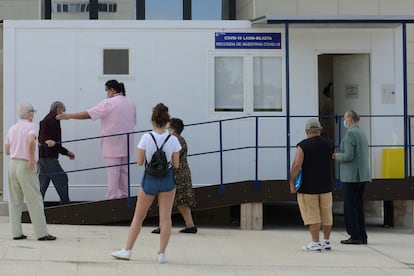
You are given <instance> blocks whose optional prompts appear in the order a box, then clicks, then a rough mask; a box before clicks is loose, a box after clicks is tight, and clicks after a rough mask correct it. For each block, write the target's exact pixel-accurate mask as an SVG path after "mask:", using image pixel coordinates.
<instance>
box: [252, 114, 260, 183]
mask: <svg viewBox="0 0 414 276" xmlns="http://www.w3.org/2000/svg"><path fill="white" fill-rule="evenodd" d="M255 118H256V147H255V151H256V162H255V179H254V183H253V189H256V190H259V189H260V182H259V117H258V116H256V117H255Z"/></svg>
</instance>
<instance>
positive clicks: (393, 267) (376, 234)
mask: <svg viewBox="0 0 414 276" xmlns="http://www.w3.org/2000/svg"><path fill="white" fill-rule="evenodd" d="M23 227H24V233H25V234H26V235H27V236H28V239H27V240H18V241H14V240H12V239H11V236H10V229H9V228H10V225H9V222H8V217H6V216H0V275H2V276H12V275H13V276H15V275H19V276H20V275H39V276H40V275H41V276H47V275H51V276H52V275H53V276H56V275H88V276H89V275H96V276H98V275H105V276H106V275H119V276H121V275H169V276H171V275H336V276H338V275H376V276H380V275H414V254H413V252H414V235H413V233H412V231H411V229H385V228H381V227H369V228H368V234H369V240H368V242H369V244H368V245H366V246H365V245H341V244H340V240H341V239H344V238H347V236H346V235H345V232H344V229H343V228H338V229H337V228H335V229H334V231H333V233H332V236H331V243H332V246H333V249H332V251H331V252H321V253H307V252H302V251H301V246H302V245H304V244H306V243H307V242H309V233H308V231H307V230H306V228H305V227H297V226H294V227H286V226H284V227H280V228H277V227H276V228H274V229H271V230H263V231H243V230H238V229H229V228H207V227H205V228H204V227H199V232H198V233H197V234H195V235H192V234H181V233H178V231H179V229H180V227H174V228H173V233H172V236H171V240H170V244H169V247H168V250H167V262H168V263H166V264H158V263H157V262H156V254H157V250H158V243H159V236H158V235H154V234H151V233H150V232H151V230H152V229H153V227H144V228H143V230H142V232H141V235H140V236H139V238H138V240H137V243H136V245H135V248H134V249H133V254H132V257H131V260H130V261H120V260H115V259H113V258H112V257H111V256H110V252H112V251H114V250H117V249H119V248H121V247H122V246H123V245H124V243H125V240H126V235H127V232H128V226H74V225H48V227H49V232H50V233H51V234H53V235H56V236H57V237H58V239H57V240H56V241H43V242H40V241H37V240H36V239H35V238H34V236H33V230H32V225H31V224H24V226H23Z"/></svg>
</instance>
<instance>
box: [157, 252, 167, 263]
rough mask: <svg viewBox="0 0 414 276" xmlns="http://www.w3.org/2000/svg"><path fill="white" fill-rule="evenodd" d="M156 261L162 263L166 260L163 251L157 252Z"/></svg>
mask: <svg viewBox="0 0 414 276" xmlns="http://www.w3.org/2000/svg"><path fill="white" fill-rule="evenodd" d="M158 262H159V263H160V264H163V263H165V262H166V260H165V253H159V254H158Z"/></svg>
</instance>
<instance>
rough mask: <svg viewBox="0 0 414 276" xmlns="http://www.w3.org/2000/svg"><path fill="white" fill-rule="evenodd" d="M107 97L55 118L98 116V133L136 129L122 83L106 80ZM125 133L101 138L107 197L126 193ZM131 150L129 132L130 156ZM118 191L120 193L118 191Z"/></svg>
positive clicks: (130, 105) (130, 104)
mask: <svg viewBox="0 0 414 276" xmlns="http://www.w3.org/2000/svg"><path fill="white" fill-rule="evenodd" d="M105 91H106V93H107V96H108V98H107V99H104V100H102V101H101V102H100V103H98V105H96V106H95V107H92V108H90V109H88V110H86V111H82V112H78V113H72V114H65V113H64V114H59V115H57V116H56V119H58V120H67V119H78V120H84V119H91V120H93V121H95V120H97V119H101V135H102V136H107V135H114V134H122V133H129V132H134V131H135V126H136V123H137V116H136V106H135V103H134V102H133V101H132V100H131V99H129V98H127V97H126V96H125V87H124V84H123V83H122V82H118V81H116V80H109V81H107V82H106V83H105ZM127 145H128V143H127V135H116V136H111V137H103V138H102V140H101V146H102V155H103V157H104V159H105V164H106V166H108V168H107V169H108V191H107V193H106V199H114V198H118V197H127V196H128V166H127V165H122V166H120V164H128V163H129V160H128V147H127ZM133 149H134V135H133V134H129V150H130V155H131V154H132V153H133ZM118 192H119V193H118Z"/></svg>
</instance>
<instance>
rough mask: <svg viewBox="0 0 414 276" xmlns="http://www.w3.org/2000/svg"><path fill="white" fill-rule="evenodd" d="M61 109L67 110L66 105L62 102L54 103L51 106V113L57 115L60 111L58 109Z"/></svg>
mask: <svg viewBox="0 0 414 276" xmlns="http://www.w3.org/2000/svg"><path fill="white" fill-rule="evenodd" d="M59 108H63V109H66V108H65V105H64V104H63V103H62V102H60V101H56V102H53V103H52V104H51V105H50V112H55V113H57V111H58V109H59Z"/></svg>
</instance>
